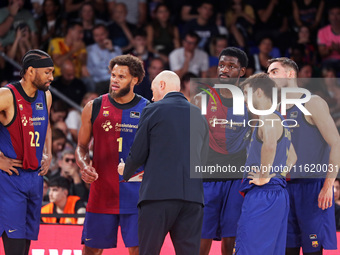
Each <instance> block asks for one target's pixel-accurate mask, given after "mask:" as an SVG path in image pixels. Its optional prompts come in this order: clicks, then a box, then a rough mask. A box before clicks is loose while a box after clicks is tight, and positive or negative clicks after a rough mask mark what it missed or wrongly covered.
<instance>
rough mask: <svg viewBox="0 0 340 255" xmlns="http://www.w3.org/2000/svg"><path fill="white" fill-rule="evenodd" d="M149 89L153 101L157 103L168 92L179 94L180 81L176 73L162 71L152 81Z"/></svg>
mask: <svg viewBox="0 0 340 255" xmlns="http://www.w3.org/2000/svg"><path fill="white" fill-rule="evenodd" d="M151 89H152V92H153V100H154V101H159V100H161V99H163V97H164V96H165V95H166V94H167V93H169V92H179V91H180V89H181V80H180V78H179V77H178V75H177V74H176V73H174V72H172V71H163V72H161V73H159V74H158V75H157V76H156V78H155V79H154V80H153V81H152V85H151Z"/></svg>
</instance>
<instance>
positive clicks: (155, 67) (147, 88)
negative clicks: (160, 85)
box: [133, 58, 165, 101]
mask: <svg viewBox="0 0 340 255" xmlns="http://www.w3.org/2000/svg"><path fill="white" fill-rule="evenodd" d="M149 63H150V65H149V67H148V68H147V70H146V75H145V77H144V79H143V81H142V82H141V83H140V84H138V85H137V86H135V87H134V89H133V91H134V92H135V93H137V94H139V95H141V96H143V97H145V98H146V99H148V100H149V101H151V99H152V96H153V95H152V91H151V83H152V81H153V79H155V77H156V76H157V75H158V74H159V73H160V72H162V71H163V70H164V68H165V66H164V62H163V60H162V59H161V58H153V59H151V60H150V61H149Z"/></svg>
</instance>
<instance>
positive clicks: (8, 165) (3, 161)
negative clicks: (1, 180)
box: [0, 151, 22, 175]
mask: <svg viewBox="0 0 340 255" xmlns="http://www.w3.org/2000/svg"><path fill="white" fill-rule="evenodd" d="M16 167H22V160H19V159H11V158H7V157H6V156H5V155H4V154H3V153H2V151H0V169H1V170H2V171H4V172H6V173H8V174H9V175H12V174H13V173H15V174H16V175H19V171H18V169H16Z"/></svg>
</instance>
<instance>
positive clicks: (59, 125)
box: [53, 121, 77, 150]
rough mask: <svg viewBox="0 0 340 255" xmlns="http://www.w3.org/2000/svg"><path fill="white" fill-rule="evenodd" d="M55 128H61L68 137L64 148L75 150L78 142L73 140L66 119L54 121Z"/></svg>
mask: <svg viewBox="0 0 340 255" xmlns="http://www.w3.org/2000/svg"><path fill="white" fill-rule="evenodd" d="M53 128H57V129H60V130H61V131H63V133H64V135H65V137H66V142H65V146H64V150H66V149H67V150H74V148H75V147H76V146H77V144H76V143H74V142H73V140H72V135H71V133H70V131H69V129H68V127H67V125H66V122H65V121H58V122H56V123H54V125H53Z"/></svg>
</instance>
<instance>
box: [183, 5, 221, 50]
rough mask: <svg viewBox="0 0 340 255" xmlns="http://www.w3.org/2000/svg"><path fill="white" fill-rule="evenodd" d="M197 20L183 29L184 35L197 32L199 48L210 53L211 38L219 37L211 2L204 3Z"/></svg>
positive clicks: (200, 6)
mask: <svg viewBox="0 0 340 255" xmlns="http://www.w3.org/2000/svg"><path fill="white" fill-rule="evenodd" d="M197 12H198V16H197V18H195V19H193V20H191V21H188V22H187V23H186V24H185V26H184V28H183V35H186V34H188V32H195V33H196V34H197V35H198V36H199V37H200V41H199V43H198V45H197V46H198V48H200V49H202V50H205V51H207V52H208V47H209V42H210V41H209V40H210V38H212V37H214V36H216V35H218V33H219V32H218V28H217V26H216V24H215V23H214V22H212V21H211V17H212V16H213V14H214V6H213V5H212V3H211V2H209V1H203V2H202V3H201V4H200V5H199V7H198V8H197Z"/></svg>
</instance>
